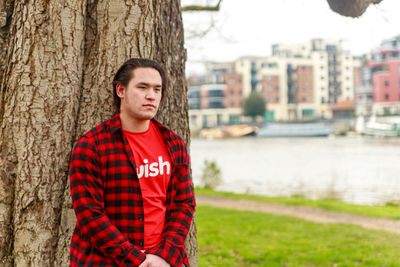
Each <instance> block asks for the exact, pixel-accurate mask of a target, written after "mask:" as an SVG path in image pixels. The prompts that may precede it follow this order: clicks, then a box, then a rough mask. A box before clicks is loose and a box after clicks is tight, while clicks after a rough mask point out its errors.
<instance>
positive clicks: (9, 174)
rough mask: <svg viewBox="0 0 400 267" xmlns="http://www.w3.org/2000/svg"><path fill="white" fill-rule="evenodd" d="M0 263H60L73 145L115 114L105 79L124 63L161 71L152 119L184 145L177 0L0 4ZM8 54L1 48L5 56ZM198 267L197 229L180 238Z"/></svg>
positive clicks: (70, 222)
mask: <svg viewBox="0 0 400 267" xmlns="http://www.w3.org/2000/svg"><path fill="white" fill-rule="evenodd" d="M0 7H1V9H2V10H1V13H0V14H1V16H3V15H4V14H5V15H4V16H3V17H5V20H4V23H3V24H4V25H2V28H1V35H0V37H1V44H7V45H6V46H3V45H2V47H1V53H2V54H1V55H0V59H1V60H2V61H1V67H3V66H5V72H4V75H2V76H3V77H0V78H2V84H1V96H0V110H1V112H0V123H1V128H0V137H1V138H0V147H1V158H0V265H1V266H67V265H68V257H69V244H70V238H71V235H72V230H73V228H74V224H75V214H74V212H73V210H72V208H71V200H70V195H69V188H68V179H67V177H68V158H69V155H70V152H71V150H72V147H73V144H74V142H75V141H76V140H77V139H78V138H79V137H80V136H81V135H82V134H83V133H84V132H86V131H87V130H89V129H90V128H92V127H93V126H94V125H97V124H98V123H100V122H102V121H104V120H106V119H108V118H109V117H110V116H111V115H112V114H113V113H114V108H113V105H112V90H111V80H112V77H113V75H114V73H115V71H116V70H117V68H118V67H119V66H120V65H121V64H122V63H123V62H124V61H126V60H127V59H128V58H131V57H148V58H153V59H156V60H157V61H160V62H161V63H162V64H163V65H164V67H165V68H166V69H167V72H168V77H169V87H170V88H171V95H170V96H169V97H168V99H167V101H166V103H165V105H164V106H163V107H162V108H161V110H160V111H159V113H158V116H157V118H158V119H159V120H160V121H161V122H162V123H164V124H166V125H167V126H168V127H170V128H171V129H172V130H174V131H176V132H178V133H179V134H180V135H182V137H183V138H184V140H185V141H186V143H189V141H190V140H189V126H188V113H187V112H188V101H187V86H186V82H185V76H184V66H185V60H186V54H185V50H184V46H183V27H182V20H181V7H180V1H178V0H173V1H161V0H152V1H150V0H148V1H130V0H126V1H125V0H95V1H92V0H89V1H87V0H53V1H47V0H35V1H34V0H27V1H5V2H4V1H1V6H0ZM3 48H5V49H3ZM187 248H188V254H189V258H190V262H191V265H192V266H197V258H196V253H197V249H196V239H195V228H194V227H192V229H191V231H190V234H189V237H188V238H187Z"/></svg>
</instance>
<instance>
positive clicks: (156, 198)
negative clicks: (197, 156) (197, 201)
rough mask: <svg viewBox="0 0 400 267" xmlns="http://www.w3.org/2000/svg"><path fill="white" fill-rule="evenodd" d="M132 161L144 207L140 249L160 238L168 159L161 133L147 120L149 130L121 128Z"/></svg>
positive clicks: (169, 160) (163, 216)
mask: <svg viewBox="0 0 400 267" xmlns="http://www.w3.org/2000/svg"><path fill="white" fill-rule="evenodd" d="M124 134H125V136H126V137H127V139H128V142H129V145H130V146H131V148H132V151H133V155H134V158H135V163H136V173H137V175H138V178H139V184H140V188H141V190H142V196H143V207H144V247H143V248H144V249H145V250H146V249H149V248H151V247H154V246H156V245H157V244H158V243H159V242H161V241H162V236H161V234H162V231H163V228H164V222H165V210H166V208H165V201H166V193H167V188H168V182H169V179H170V176H171V168H172V166H171V158H170V157H169V155H168V152H167V149H166V148H165V144H164V141H163V139H162V136H161V133H160V132H159V130H158V129H157V128H156V126H155V125H154V124H153V123H152V122H151V121H150V125H149V129H148V130H147V131H145V132H141V133H133V132H128V131H125V130H124Z"/></svg>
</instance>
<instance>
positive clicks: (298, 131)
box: [258, 122, 333, 137]
mask: <svg viewBox="0 0 400 267" xmlns="http://www.w3.org/2000/svg"><path fill="white" fill-rule="evenodd" d="M332 132H333V131H332V125H330V124H326V123H322V122H312V123H268V124H267V125H266V126H264V127H262V128H260V129H259V131H258V136H261V137H308V136H309V137H312V136H328V135H330V134H332Z"/></svg>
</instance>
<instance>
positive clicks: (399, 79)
mask: <svg viewBox="0 0 400 267" xmlns="http://www.w3.org/2000/svg"><path fill="white" fill-rule="evenodd" d="M369 67H370V69H371V74H372V79H371V80H372V88H373V101H374V102H400V36H397V37H395V38H393V39H390V40H387V41H385V42H383V43H382V45H381V47H380V48H379V50H378V51H377V52H375V53H373V56H372V60H371V62H370V64H369Z"/></svg>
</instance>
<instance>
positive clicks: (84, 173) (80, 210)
mask: <svg viewBox="0 0 400 267" xmlns="http://www.w3.org/2000/svg"><path fill="white" fill-rule="evenodd" d="M99 164H100V161H99V155H98V152H97V149H96V146H95V145H94V142H93V140H92V139H91V138H88V137H83V138H81V139H80V140H79V141H78V143H77V144H76V145H75V148H74V150H73V152H72V155H71V162H70V185H71V195H72V200H73V207H74V210H75V213H76V217H77V223H78V226H79V228H80V233H81V235H82V237H83V238H84V239H86V240H88V241H89V242H90V243H91V244H92V245H93V246H94V247H96V248H97V249H98V250H100V251H101V252H102V253H103V254H104V255H107V257H109V258H111V259H113V261H114V262H115V263H116V264H117V265H118V266H138V265H140V264H141V263H142V262H143V261H144V260H145V258H146V255H145V254H144V253H143V252H141V251H140V250H138V249H137V248H136V247H135V246H134V245H133V244H132V243H130V242H129V240H128V239H127V238H126V237H125V236H124V235H123V234H122V233H121V232H120V231H119V230H118V228H117V227H115V226H114V225H113V224H112V222H111V221H110V219H109V218H108V216H107V215H106V214H105V212H104V192H103V183H102V179H101V175H100V165H99Z"/></svg>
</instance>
